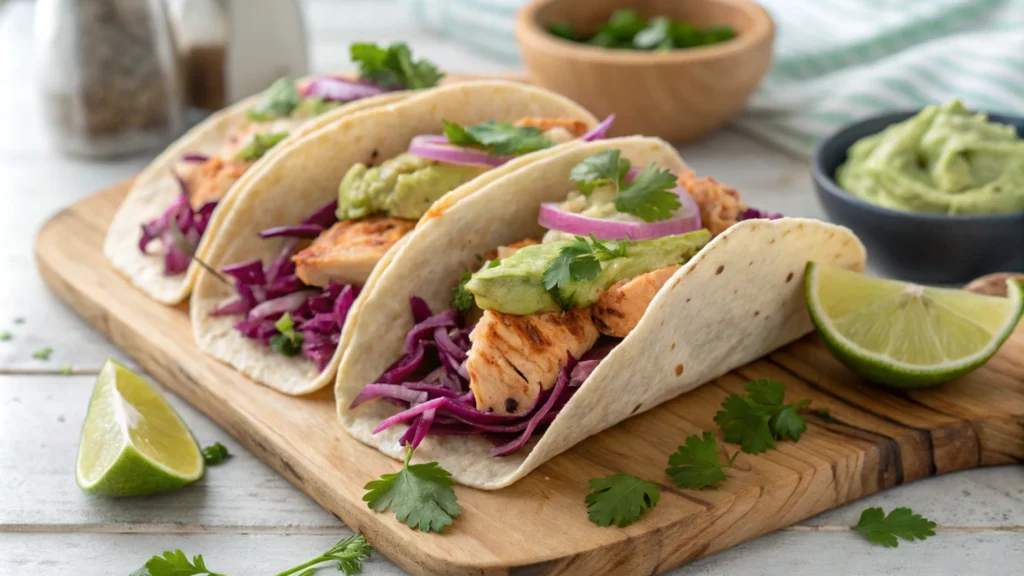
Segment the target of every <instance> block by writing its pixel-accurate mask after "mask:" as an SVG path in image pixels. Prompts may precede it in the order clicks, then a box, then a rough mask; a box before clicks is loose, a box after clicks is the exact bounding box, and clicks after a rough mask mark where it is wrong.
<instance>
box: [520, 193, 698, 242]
mask: <svg viewBox="0 0 1024 576" xmlns="http://www.w3.org/2000/svg"><path fill="white" fill-rule="evenodd" d="M672 192H675V193H676V195H677V196H679V202H680V204H681V206H680V207H679V209H678V210H676V212H675V214H673V215H672V217H671V218H669V219H668V220H662V221H660V222H622V221H618V220H605V219H603V218H593V217H590V216H584V215H582V214H578V213H576V212H569V211H567V210H563V209H562V208H561V207H560V206H559V205H558V203H556V202H547V203H544V204H541V206H540V212H539V215H538V217H537V223H538V224H540V225H541V226H543V227H545V228H548V229H550V230H558V231H560V232H566V233H568V234H575V235H577V236H589V235H590V234H593V235H594V237H595V238H597V239H598V240H622V239H624V238H631V239H633V240H651V239H653V238H661V237H663V236H674V235H676V234H685V233H687V232H693V231H694V230H700V228H701V220H700V207H699V206H697V203H696V202H695V201H694V200H693V197H691V196H690V194H689V193H687V192H686V189H685V188H683V187H682V186H676V187H675V188H673V189H672Z"/></svg>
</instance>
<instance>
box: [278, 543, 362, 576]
mask: <svg viewBox="0 0 1024 576" xmlns="http://www.w3.org/2000/svg"><path fill="white" fill-rule="evenodd" d="M371 552H373V548H372V547H371V546H370V545H369V544H368V543H367V542H366V538H364V537H363V535H362V534H353V535H352V536H349V537H348V538H345V539H343V540H341V541H339V542H338V543H337V544H335V545H334V546H332V547H331V549H330V550H328V551H327V552H324V553H323V554H321V555H320V556H317V557H316V558H313V559H312V560H310V561H308V562H303V563H302V564H299V565H298V566H295V567H294V568H289V569H288V570H285V571H284V572H278V573H277V575H276V576H291V575H293V574H294V575H296V576H306V575H311V574H315V573H316V571H317V570H318V568H317V567H315V566H316V565H317V564H322V563H324V562H331V561H335V562H337V563H338V564H337V567H338V571H340V572H343V573H344V574H345V576H353V575H354V574H361V573H362V572H363V560H366V559H367V558H369V557H370V553H371ZM320 568H322V566H321V567H320Z"/></svg>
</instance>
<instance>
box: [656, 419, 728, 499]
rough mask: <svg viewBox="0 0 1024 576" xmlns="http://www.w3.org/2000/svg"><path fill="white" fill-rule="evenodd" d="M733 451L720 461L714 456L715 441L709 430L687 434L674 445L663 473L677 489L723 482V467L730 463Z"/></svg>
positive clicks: (716, 454) (716, 449)
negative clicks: (683, 439)
mask: <svg viewBox="0 0 1024 576" xmlns="http://www.w3.org/2000/svg"><path fill="white" fill-rule="evenodd" d="M737 454H739V452H736V453H734V454H733V455H732V458H730V459H729V461H728V462H725V463H723V462H722V461H721V459H719V457H718V442H717V441H716V440H715V437H714V435H713V434H711V432H704V435H703V437H701V436H697V435H696V434H692V435H690V436H687V438H686V440H685V441H684V444H683V445H682V446H679V447H678V448H676V451H675V453H673V454H672V455H671V456H669V457H668V466H669V467H668V468H667V469H666V470H665V473H666V474H668V476H669V478H671V479H672V483H673V484H675V485H676V486H678V487H680V488H690V489H697V488H707V487H709V486H715V485H717V484H720V483H722V482H725V480H726V478H725V471H724V470H723V469H724V468H725V467H726V466H732V461H733V460H735V459H736V455H737Z"/></svg>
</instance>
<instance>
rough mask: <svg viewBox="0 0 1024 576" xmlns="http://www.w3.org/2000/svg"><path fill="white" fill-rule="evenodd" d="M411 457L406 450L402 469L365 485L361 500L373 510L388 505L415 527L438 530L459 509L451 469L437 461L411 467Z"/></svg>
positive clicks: (447, 522)
mask: <svg viewBox="0 0 1024 576" xmlns="http://www.w3.org/2000/svg"><path fill="white" fill-rule="evenodd" d="M411 458H412V450H411V449H410V450H408V451H406V453H405V464H404V465H403V466H402V470H401V471H399V472H396V473H394V474H384V475H383V476H381V477H380V479H379V480H373V481H371V482H369V483H368V484H367V485H366V486H364V487H363V488H364V489H365V490H366V491H367V492H366V494H364V495H363V500H364V501H365V502H366V504H367V506H369V507H370V508H372V509H373V510H374V511H376V512H383V511H385V510H387V509H388V508H389V507H390V508H391V509H392V510H393V511H394V512H395V518H397V519H398V520H399V521H400V522H405V523H406V524H407V525H408V526H409V527H410V528H412V529H414V530H422V531H424V532H441V531H442V530H444V527H445V526H450V525H451V523H452V518H454V517H455V516H458V515H459V512H460V510H459V504H458V502H456V499H455V490H453V489H452V485H453V484H454V482H453V481H452V479H451V476H452V475H451V472H448V471H447V470H445V469H444V468H441V467H440V466H439V465H438V464H437V462H427V463H424V464H413V465H411V466H410V465H409V460H410V459H411Z"/></svg>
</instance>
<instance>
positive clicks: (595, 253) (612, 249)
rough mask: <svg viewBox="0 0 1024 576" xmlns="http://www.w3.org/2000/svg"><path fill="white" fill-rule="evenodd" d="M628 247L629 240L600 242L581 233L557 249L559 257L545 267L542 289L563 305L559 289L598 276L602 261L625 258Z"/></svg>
mask: <svg viewBox="0 0 1024 576" xmlns="http://www.w3.org/2000/svg"><path fill="white" fill-rule="evenodd" d="M628 247H629V240H615V241H613V242H602V241H600V240H598V239H597V238H595V237H594V235H593V234H591V235H590V240H589V241H588V240H587V239H586V238H584V237H582V236H577V237H576V239H575V240H574V241H573V242H572V243H570V244H569V245H567V246H565V247H564V248H562V249H561V250H559V252H558V257H557V258H555V260H554V261H553V262H552V263H551V264H550V265H549V266H548V268H547V269H546V270H545V271H544V276H543V282H544V289H545V290H547V291H548V292H550V293H551V294H552V295H553V296H554V298H555V301H556V302H559V303H561V304H562V305H563V306H565V305H566V302H565V301H564V300H565V299H564V298H562V296H561V289H562V288H565V287H566V286H568V285H569V284H571V283H573V282H585V281H588V280H593V279H594V278H597V275H598V274H600V273H601V262H604V261H607V260H612V259H615V258H624V257H625V256H626V251H627V250H628Z"/></svg>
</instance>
